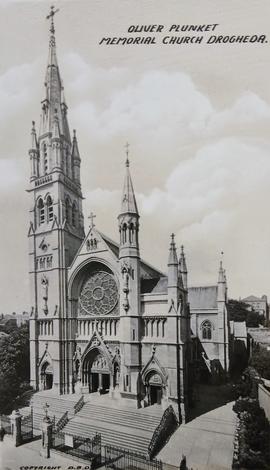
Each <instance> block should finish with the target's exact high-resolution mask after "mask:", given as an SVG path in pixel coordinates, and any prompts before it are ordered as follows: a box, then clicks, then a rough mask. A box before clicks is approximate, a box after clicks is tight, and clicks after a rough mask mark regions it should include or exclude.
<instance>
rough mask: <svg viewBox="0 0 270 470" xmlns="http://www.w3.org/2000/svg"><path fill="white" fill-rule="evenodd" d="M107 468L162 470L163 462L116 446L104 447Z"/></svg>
mask: <svg viewBox="0 0 270 470" xmlns="http://www.w3.org/2000/svg"><path fill="white" fill-rule="evenodd" d="M104 459H105V462H104V463H105V467H106V468H107V469H113V470H162V462H161V460H156V459H153V460H150V458H147V457H145V456H144V455H142V454H139V453H137V452H131V451H128V450H126V449H121V448H120V447H115V446H105V447H104Z"/></svg>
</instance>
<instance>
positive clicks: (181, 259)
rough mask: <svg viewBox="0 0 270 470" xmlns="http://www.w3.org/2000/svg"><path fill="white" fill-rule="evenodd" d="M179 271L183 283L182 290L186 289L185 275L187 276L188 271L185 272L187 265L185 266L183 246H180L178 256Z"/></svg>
mask: <svg viewBox="0 0 270 470" xmlns="http://www.w3.org/2000/svg"><path fill="white" fill-rule="evenodd" d="M179 271H180V273H181V277H182V282H183V287H184V289H187V287H188V286H187V284H188V283H187V275H188V271H187V264H186V257H185V253H184V246H183V245H182V246H181V254H180V257H179Z"/></svg>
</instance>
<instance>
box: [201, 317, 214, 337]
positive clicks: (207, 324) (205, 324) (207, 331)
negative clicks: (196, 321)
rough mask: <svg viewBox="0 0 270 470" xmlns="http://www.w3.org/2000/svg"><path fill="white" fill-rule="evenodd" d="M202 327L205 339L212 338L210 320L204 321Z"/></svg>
mask: <svg viewBox="0 0 270 470" xmlns="http://www.w3.org/2000/svg"><path fill="white" fill-rule="evenodd" d="M201 329H202V338H203V339H212V324H211V322H210V321H209V320H205V321H204V322H203V323H202V325H201Z"/></svg>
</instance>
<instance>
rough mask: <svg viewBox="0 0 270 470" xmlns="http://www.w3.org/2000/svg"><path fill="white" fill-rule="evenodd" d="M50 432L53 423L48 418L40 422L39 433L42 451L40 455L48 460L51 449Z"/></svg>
mask: <svg viewBox="0 0 270 470" xmlns="http://www.w3.org/2000/svg"><path fill="white" fill-rule="evenodd" d="M52 430H53V423H52V422H51V420H50V418H49V417H48V416H45V418H44V419H43V421H42V425H41V432H42V449H41V452H40V454H41V455H42V456H43V457H45V459H48V458H49V457H50V449H51V447H52Z"/></svg>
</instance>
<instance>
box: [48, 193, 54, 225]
mask: <svg viewBox="0 0 270 470" xmlns="http://www.w3.org/2000/svg"><path fill="white" fill-rule="evenodd" d="M47 218H48V221H51V220H53V202H52V198H51V196H48V197H47Z"/></svg>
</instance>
